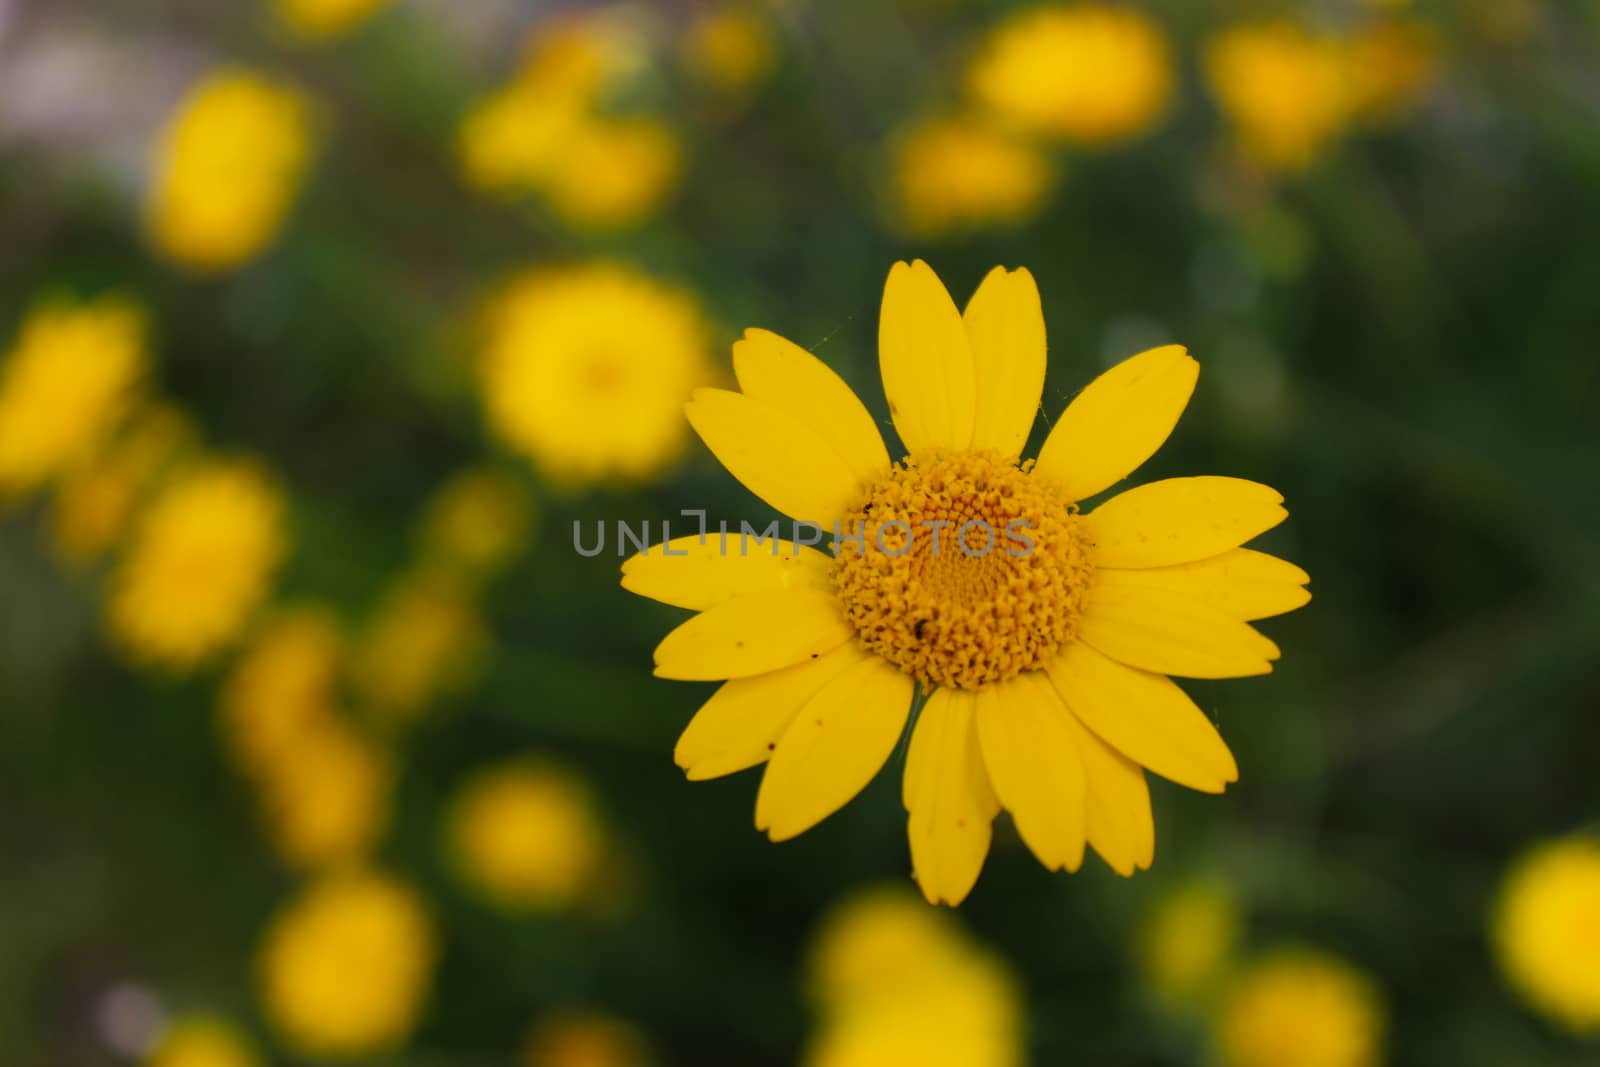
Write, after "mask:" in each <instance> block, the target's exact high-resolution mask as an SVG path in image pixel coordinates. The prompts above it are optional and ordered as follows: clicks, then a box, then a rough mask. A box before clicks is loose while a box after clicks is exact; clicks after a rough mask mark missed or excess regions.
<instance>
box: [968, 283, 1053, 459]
mask: <svg viewBox="0 0 1600 1067" xmlns="http://www.w3.org/2000/svg"><path fill="white" fill-rule="evenodd" d="M961 318H962V321H963V322H964V323H966V327H967V340H968V342H969V343H970V345H971V348H972V364H973V371H974V377H975V380H976V385H977V418H976V423H975V425H974V427H973V431H972V447H974V448H992V449H995V450H996V451H998V452H1000V453H1001V454H1003V455H1005V456H1007V457H1010V458H1013V459H1014V458H1016V456H1017V455H1018V454H1019V453H1020V452H1021V451H1022V446H1023V445H1025V444H1027V442H1028V432H1029V431H1030V430H1031V429H1033V420H1034V416H1036V415H1037V414H1038V412H1039V396H1040V394H1041V393H1042V392H1043V391H1044V368H1045V340H1044V311H1043V310H1042V309H1041V308H1040V306H1039V287H1038V285H1037V284H1036V283H1035V282H1034V280H1033V275H1032V274H1030V273H1028V270H1027V268H1021V269H1019V270H1015V271H1007V270H1006V269H1005V268H1004V267H996V268H995V269H994V270H992V271H990V272H989V275H988V277H986V278H984V279H983V284H982V285H979V286H978V291H977V292H976V293H973V294H972V299H971V300H970V301H968V302H967V310H966V311H965V312H963V313H962V316H961Z"/></svg>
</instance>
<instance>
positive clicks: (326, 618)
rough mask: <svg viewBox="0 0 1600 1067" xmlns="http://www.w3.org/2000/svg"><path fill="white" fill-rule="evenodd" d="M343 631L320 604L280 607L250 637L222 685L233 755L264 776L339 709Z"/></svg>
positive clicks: (225, 726)
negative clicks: (302, 739)
mask: <svg viewBox="0 0 1600 1067" xmlns="http://www.w3.org/2000/svg"><path fill="white" fill-rule="evenodd" d="M343 653H344V637H343V635H342V633H341V632H340V629H339V624H338V622H337V620H336V619H334V617H333V615H332V613H331V612H329V611H327V610H325V609H323V608H320V607H315V606H304V607H295V608H291V609H288V610H285V611H283V612H281V613H279V614H278V615H277V616H276V617H275V618H273V619H271V620H270V621H268V622H267V623H266V624H265V625H263V626H262V627H261V629H260V630H259V631H258V632H257V633H256V634H255V635H254V636H253V637H252V638H251V640H250V643H249V645H248V646H247V647H246V648H245V650H244V652H243V653H242V654H241V655H240V656H239V658H238V659H237V660H235V661H234V664H233V666H232V668H231V669H230V670H229V672H228V675H227V678H226V679H225V680H224V682H223V685H222V693H221V698H220V711H221V716H222V729H223V733H224V736H225V738H226V741H227V743H228V747H229V750H230V752H231V754H232V756H233V759H234V760H235V762H236V763H237V764H238V766H239V767H240V769H241V770H243V771H245V772H246V773H248V774H251V775H256V776H260V775H265V774H268V773H270V772H272V771H274V770H275V769H276V768H278V767H279V766H281V765H282V764H284V763H285V762H288V761H290V760H292V759H293V758H295V752H296V748H297V742H298V741H299V739H300V738H301V737H302V736H304V735H305V734H306V733H308V732H310V731H311V730H313V729H316V728H317V727H318V726H320V725H321V724H322V723H324V722H326V721H328V720H329V719H331V718H332V717H333V716H334V715H335V714H336V710H335V709H336V707H337V704H338V693H339V671H340V666H341V663H342V657H343Z"/></svg>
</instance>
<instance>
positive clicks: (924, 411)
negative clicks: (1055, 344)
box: [622, 261, 1309, 904]
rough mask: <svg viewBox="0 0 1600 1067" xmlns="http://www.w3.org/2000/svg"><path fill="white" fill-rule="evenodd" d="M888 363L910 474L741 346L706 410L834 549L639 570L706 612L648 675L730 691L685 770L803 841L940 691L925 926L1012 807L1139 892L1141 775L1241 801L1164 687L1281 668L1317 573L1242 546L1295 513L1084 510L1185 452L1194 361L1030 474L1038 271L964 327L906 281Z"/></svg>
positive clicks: (913, 805)
mask: <svg viewBox="0 0 1600 1067" xmlns="http://www.w3.org/2000/svg"><path fill="white" fill-rule="evenodd" d="M878 337H879V361H880V365H881V369H882V372H883V381H884V388H885V392H886V393H887V394H888V399H889V410H890V413H891V414H892V416H893V420H894V425H895V428H896V430H897V431H898V433H899V436H900V439H901V441H902V442H903V443H904V444H905V446H906V448H907V451H908V452H909V456H908V457H907V458H906V459H904V460H903V461H902V462H900V463H898V464H895V465H891V464H890V462H889V453H888V451H887V449H886V448H885V447H884V443H883V439H882V437H880V435H879V433H878V428H877V426H876V425H875V423H874V421H873V419H872V416H871V415H870V414H868V412H867V409H866V407H865V406H864V405H863V404H862V403H861V401H860V400H859V399H857V398H856V396H855V395H854V394H853V393H851V391H850V389H849V388H848V387H847V386H846V385H845V384H844V382H843V381H842V380H841V379H840V378H839V377H838V376H837V375H836V374H834V372H833V371H832V370H830V369H829V368H828V367H827V366H825V365H824V364H823V363H822V362H821V361H819V360H818V359H816V358H815V357H814V356H812V355H810V354H809V353H807V352H805V351H804V350H802V349H800V348H799V347H797V346H795V345H793V344H791V343H790V342H788V341H785V340H783V339H782V338H780V337H778V336H776V335H774V334H771V333H767V332H766V331H762V330H751V331H748V332H747V333H746V334H745V336H744V339H743V340H741V341H739V342H738V343H737V344H735V345H734V352H733V362H734V371H735V374H736V375H737V377H738V381H739V384H740V386H741V387H742V389H743V391H742V392H730V391H727V390H721V389H701V390H698V391H697V392H696V393H695V394H694V398H693V400H692V401H691V402H690V404H689V405H688V415H689V421H690V423H691V424H692V425H693V426H694V429H695V430H696V432H698V433H699V435H700V437H701V438H702V440H704V441H705V443H706V444H707V445H708V446H709V447H710V449H711V451H712V453H713V454H715V455H716V457H717V458H718V459H719V460H720V461H721V462H722V464H723V465H724V466H725V467H727V468H728V470H729V471H730V472H731V473H732V474H733V475H734V476H735V477H736V478H738V479H739V480H740V481H741V482H743V483H744V484H745V486H746V487H748V488H749V489H750V490H751V491H752V492H754V493H755V494H756V495H757V496H759V497H760V498H761V499H763V500H765V501H766V502H767V503H768V504H770V505H772V506H773V507H774V508H776V509H778V510H779V511H780V512H783V513H784V514H787V515H789V516H790V517H791V518H793V519H795V520H797V541H806V542H809V543H811V544H815V543H817V542H818V541H819V540H820V536H802V535H800V533H799V531H800V529H802V527H800V526H799V525H798V524H799V523H806V524H812V525H811V526H810V527H809V529H810V530H811V531H817V530H819V529H820V530H831V531H833V532H834V538H835V544H834V548H835V553H834V554H833V555H832V556H830V555H829V554H828V553H826V552H823V551H818V550H816V549H814V548H811V547H808V545H807V544H801V543H797V542H795V541H782V540H779V539H777V538H773V539H772V540H771V541H770V542H764V541H757V542H754V543H751V542H746V543H745V544H744V545H739V544H738V543H736V542H737V538H735V539H734V540H733V541H732V542H730V543H729V545H730V547H728V549H727V551H726V552H724V551H723V547H724V545H723V540H724V539H723V538H720V537H718V536H715V535H712V536H708V537H705V538H700V537H697V536H695V535H690V536H688V537H683V538H679V539H677V540H675V541H672V542H670V543H669V545H668V546H665V547H664V546H661V545H657V546H655V547H653V548H651V549H650V550H648V551H647V552H644V553H641V554H639V555H637V556H635V557H634V558H632V559H631V560H629V561H628V562H627V563H625V564H624V566H623V579H622V581H623V585H624V587H626V588H628V589H630V590H632V591H634V592H636V593H639V594H641V595H643V596H647V597H651V598H653V599H655V600H660V601H663V602H665V603H668V604H673V605H676V606H679V607H684V608H690V609H692V610H694V611H696V612H698V614H697V615H695V616H694V617H693V618H691V619H689V620H688V621H687V622H685V623H683V624H682V625H681V626H679V627H678V628H677V629H676V630H674V631H673V632H672V633H670V634H668V635H667V637H666V639H665V640H663V641H662V642H661V644H660V645H659V646H658V647H657V648H656V652H655V673H656V674H657V675H658V676H660V677H663V678H676V679H682V680H685V681H724V682H725V683H726V684H724V685H723V686H722V688H721V689H719V690H718V691H717V692H716V694H715V695H714V696H712V698H711V699H710V700H709V701H708V702H707V703H706V705H705V706H704V707H703V708H702V709H701V710H700V712H699V714H697V715H696V716H695V718H694V721H693V722H691V723H690V724H689V728H688V729H687V730H686V731H685V732H684V735H683V737H682V738H681V739H680V740H679V742H678V747H677V753H676V757H677V761H678V764H679V765H680V766H681V767H683V768H684V769H685V770H686V771H687V772H688V774H689V777H690V778H691V779H702V778H713V777H717V776H719V775H724V774H730V773H732V772H734V771H738V770H743V769H744V768H746V767H752V766H755V765H757V764H761V763H765V764H766V772H765V774H764V776H763V778H762V782H761V789H760V792H759V794H758V796H757V799H756V817H755V821H756V826H757V828H758V829H761V830H765V831H766V832H767V834H768V835H769V836H770V837H771V838H772V839H773V840H774V841H782V840H786V839H788V838H791V837H794V836H795V835H797V834H800V833H802V832H804V831H805V830H808V829H810V828H811V827H812V826H815V825H816V824H817V823H818V822H820V821H821V820H823V819H824V818H826V817H827V816H828V815H830V814H832V813H833V812H834V811H836V810H838V809H839V808H840V807H841V806H842V805H844V804H845V803H846V802H847V801H849V800H850V799H851V798H852V797H853V796H855V794H856V793H858V792H859V791H860V790H861V789H862V788H863V787H864V786H865V785H866V784H867V782H868V781H869V780H870V779H871V778H872V777H873V776H874V775H875V774H876V773H877V772H878V769H879V768H880V767H882V766H883V764H884V762H885V761H886V760H887V759H888V757H889V754H890V753H891V752H892V751H893V750H894V748H895V746H896V745H897V744H898V743H899V740H900V737H901V734H902V733H903V732H904V730H905V726H906V722H907V719H908V718H909V716H910V712H911V709H912V704H913V700H914V697H915V696H916V695H917V691H918V690H919V689H920V690H921V693H922V694H923V696H924V697H925V699H924V700H923V701H921V702H920V714H919V716H918V718H917V722H916V726H915V729H914V731H913V732H912V736H911V742H910V748H909V750H908V755H907V760H906V769H905V782H904V794H903V795H904V801H905V804H906V807H907V809H908V810H909V811H910V826H909V835H910V842H911V858H912V862H913V865H914V867H915V870H916V872H917V878H918V881H919V882H920V883H921V886H922V890H923V893H924V895H925V896H926V897H927V898H928V900H929V901H932V902H937V901H945V902H948V903H951V904H954V903H958V902H959V901H961V900H962V899H963V898H964V897H965V896H966V895H967V893H968V892H969V891H970V890H971V888H972V886H973V883H974V882H975V881H976V879H977V877H978V872H979V870H980V868H981V867H982V865H983V861H984V858H985V856H986V855H987V854H988V851H989V840H990V824H991V822H992V821H993V819H994V816H995V815H996V813H997V812H998V811H999V810H1000V809H1001V808H1002V807H1004V808H1005V809H1006V810H1008V811H1009V812H1010V813H1011V816H1012V819H1013V821H1014V822H1015V823H1016V826H1017V829H1018V831H1019V833H1020V834H1021V836H1022V839H1023V840H1024V841H1025V842H1026V843H1027V844H1028V846H1029V847H1030V848H1031V849H1032V850H1033V852H1034V854H1035V855H1036V856H1037V857H1038V858H1039V860H1040V861H1041V862H1042V863H1044V864H1045V866H1046V867H1049V868H1051V869H1061V868H1065V869H1068V870H1076V869H1077V868H1078V866H1079V865H1080V864H1081V862H1082V858H1083V852H1084V846H1085V844H1086V843H1087V844H1088V845H1089V846H1091V847H1093V848H1094V849H1095V850H1096V851H1097V852H1098V853H1099V854H1100V855H1101V856H1102V857H1103V858H1104V859H1105V860H1106V862H1107V863H1108V864H1110V866H1111V867H1113V868H1114V869H1115V870H1117V871H1118V872H1120V873H1123V874H1131V873H1132V872H1133V871H1134V870H1135V869H1137V868H1143V867H1147V866H1149V864H1150V862H1151V857H1152V853H1153V850H1154V842H1155V832H1154V827H1153V823H1152V819H1151V813H1150V795H1149V792H1148V789H1147V786H1146V783H1145V779H1144V775H1143V770H1145V769H1148V770H1151V771H1154V772H1155V773H1157V774H1159V775H1162V776H1163V777H1166V778H1169V779H1171V780H1173V781H1175V782H1178V783H1179V784H1181V785H1186V786H1189V787H1190V788H1193V789H1198V790H1202V791H1205V792H1212V793H1220V792H1221V791H1222V790H1223V788H1224V787H1225V786H1226V785H1227V784H1228V783H1229V782H1232V781H1234V780H1235V779H1236V778H1237V777H1238V769H1237V767H1236V766H1235V764H1234V759H1233V755H1232V753H1231V752H1229V750H1228V746H1227V745H1226V744H1224V743H1223V741H1222V738H1221V737H1220V736H1219V735H1218V733H1217V731H1216V728H1215V727H1214V726H1213V725H1212V723H1211V720H1210V719H1209V718H1208V717H1207V716H1206V714H1205V713H1204V712H1202V711H1201V710H1200V709H1199V707H1197V706H1196V705H1195V703H1194V701H1192V700H1191V699H1190V698H1189V697H1188V696H1187V695H1186V694H1185V693H1184V691H1183V690H1182V689H1181V688H1179V687H1178V686H1177V685H1176V684H1175V683H1174V682H1172V680H1171V679H1170V678H1168V677H1167V675H1169V674H1172V675H1180V676H1183V677H1189V678H1228V677H1237V676H1243V675H1252V674H1265V673H1267V672H1269V671H1270V670H1271V669H1272V661H1273V660H1275V659H1277V658H1278V648H1277V646H1276V645H1274V644H1273V643H1272V642H1271V641H1269V640H1267V638H1265V637H1263V636H1262V635H1261V634H1260V633H1258V632H1257V631H1256V630H1255V629H1253V628H1252V627H1251V626H1250V625H1249V622H1250V620H1253V619H1261V618H1265V617H1267V616H1271V615H1277V614H1280V613H1282V612H1285V611H1290V610H1292V609H1294V608H1297V607H1299V606H1301V605H1302V604H1304V603H1305V602H1306V601H1307V600H1308V599H1309V594H1308V593H1307V592H1306V591H1305V589H1303V588H1302V586H1303V585H1304V583H1305V582H1307V581H1308V580H1309V579H1308V578H1307V576H1306V574H1305V573H1304V572H1303V571H1301V570H1300V569H1299V568H1298V567H1295V566H1294V565H1292V564H1290V563H1286V562H1284V561H1283V560H1279V559H1276V558H1274V557H1272V556H1268V555H1265V554H1263V553H1260V552H1256V551H1252V550H1249V549H1245V548H1241V547H1240V546H1241V545H1243V544H1244V543H1245V542H1246V541H1248V540H1250V539H1251V538H1253V537H1255V536H1257V535H1258V534H1260V533H1262V532H1264V531H1266V530H1269V529H1271V528H1272V527H1274V526H1276V525H1278V523H1280V522H1282V521H1283V519H1284V518H1285V516H1286V515H1287V512H1286V511H1285V510H1284V509H1283V507H1282V499H1283V498H1282V497H1281V496H1280V495H1279V494H1278V493H1277V492H1275V491H1274V490H1272V489H1269V488H1268V487H1266V486H1264V485H1259V484H1256V483H1255V482H1249V481H1243V480H1241V479H1237V478H1221V477H1200V478H1173V479H1168V480H1165V481H1158V482H1153V483H1150V484H1147V485H1142V486H1139V487H1137V488H1134V489H1130V490H1128V491H1126V492H1124V493H1121V494H1120V495H1118V496H1115V497H1113V498H1112V499H1110V500H1108V501H1106V502H1105V503H1103V504H1101V505H1100V506H1098V507H1096V508H1095V509H1094V510H1092V511H1090V512H1088V513H1087V514H1080V513H1079V510H1078V504H1079V502H1080V501H1084V500H1086V499H1088V498H1091V497H1094V496H1096V495H1098V494H1099V493H1101V492H1103V491H1104V490H1106V489H1109V488H1110V487H1111V486H1113V485H1115V484H1116V483H1117V482H1119V481H1121V480H1122V479H1123V478H1125V477H1127V476H1128V474H1129V473H1131V472H1132V471H1133V470H1134V469H1135V468H1136V467H1138V466H1139V465H1140V464H1141V463H1143V462H1144V461H1145V460H1146V459H1147V458H1149V457H1150V455H1151V454H1153V453H1154V452H1155V451H1156V449H1158V448H1159V447H1160V446H1161V444H1162V443H1163V442H1164V441H1165V440H1166V438H1167V435H1168V434H1169V433H1170V432H1171V431H1172V428H1173V426H1174V424H1175V423H1176V422H1177V419H1178V416H1179V415H1180V414H1181V412H1182V411H1183V408H1184V406H1185V405H1186V404H1187V403H1188V400H1189V396H1190V393H1191V392H1192V390H1193V389H1194V385H1195V380H1196V376H1197V374H1198V371H1199V367H1198V364H1196V362H1195V361H1194V360H1193V359H1191V358H1190V357H1189V355H1188V353H1187V352H1185V351H1184V350H1183V349H1182V348H1181V347H1179V346H1176V345H1171V346H1167V347H1164V348H1158V349H1154V350H1152V351H1149V352H1145V353H1143V354H1141V355H1138V356H1135V357H1133V358H1132V359H1129V360H1127V361H1125V362H1123V363H1122V364H1120V365H1118V366H1116V367H1113V368H1112V369H1111V370H1109V371H1107V372H1106V373H1105V374H1103V375H1101V376H1100V377H1099V378H1098V379H1097V380H1096V381H1094V382H1093V383H1092V384H1090V385H1089V387H1088V388H1087V389H1085V390H1084V391H1083V392H1082V393H1081V394H1079V395H1078V397H1077V398H1076V399H1075V400H1074V401H1073V402H1072V403H1071V405H1070V406H1069V407H1068V408H1067V410H1066V412H1065V413H1064V414H1063V415H1062V416H1061V418H1060V419H1059V420H1058V421H1057V423H1056V426H1055V428H1054V430H1053V431H1052V432H1051V433H1050V436H1049V438H1048V439H1047V440H1046V441H1045V444H1044V447H1043V449H1042V451H1041V452H1040V453H1039V456H1038V459H1037V460H1036V461H1029V462H1026V463H1021V464H1019V462H1018V457H1019V454H1020V452H1021V450H1022V447H1023V444H1024V443H1025V442H1026V441H1027V438H1028V435H1029V432H1030V430H1031V428H1032V426H1033V421H1034V415H1035V413H1036V411H1037V409H1038V406H1039V402H1040V394H1041V391H1042V388H1043V384H1044V373H1045V329H1044V317H1043V313H1042V311H1041V308H1040V302H1039V293H1038V289H1037V287H1036V286H1035V285H1034V281H1033V277H1032V275H1030V274H1029V273H1028V272H1027V271H1026V270H1017V271H1007V270H1005V269H1003V268H996V269H995V270H994V271H992V272H991V273H990V274H989V276H988V277H987V278H985V279H984V281H983V284H982V285H981V286H979V288H978V291H977V293H976V294H974V296H973V297H972V300H971V301H970V302H969V303H968V305H967V308H966V311H965V313H964V314H963V312H961V311H960V310H959V309H958V308H957V307H956V305H955V303H954V301H952V300H951V298H950V294H949V293H948V292H946V291H945V288H944V285H943V284H942V283H941V282H940V281H939V279H938V277H937V276H936V275H935V274H934V272H933V271H932V269H930V268H929V267H928V265H927V264H926V263H923V262H921V261H918V262H916V263H913V264H911V265H907V264H904V263H898V264H896V265H895V267H894V269H893V270H892V271H890V273H889V279H888V284H887V286H886V287H885V290H884V295H883V307H882V314H881V319H880V322H879V334H878ZM941 535H942V538H943V540H942V542H941V541H940V540H939V538H940V537H941ZM702 542H703V543H702ZM669 552H670V554H669Z"/></svg>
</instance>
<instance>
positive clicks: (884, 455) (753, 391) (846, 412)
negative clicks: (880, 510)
mask: <svg viewBox="0 0 1600 1067" xmlns="http://www.w3.org/2000/svg"><path fill="white" fill-rule="evenodd" d="M733 373H734V374H735V375H736V376H737V377H738V379H739V388H740V389H742V390H744V395H745V396H748V397H752V398H754V399H756V400H759V401H761V402H762V403H763V404H771V405H772V406H773V407H775V408H777V409H778V410H780V411H782V412H784V413H785V414H787V415H790V416H792V417H793V418H794V419H795V420H796V421H798V422H802V423H804V424H805V425H806V426H807V427H809V428H810V429H811V430H813V431H815V432H816V434H817V436H818V437H821V438H823V439H824V440H826V441H827V442H828V444H829V446H830V447H831V448H832V449H833V450H834V451H835V452H836V453H838V455H839V458H841V459H843V460H844V462H845V465H846V466H848V467H849V468H850V469H851V471H852V472H854V474H855V477H856V480H857V481H858V482H864V481H869V480H871V479H873V478H877V477H879V476H880V475H882V474H883V472H884V471H886V470H887V469H888V467H889V452H888V450H887V449H885V448H884V447H883V435H882V434H880V433H878V425H877V423H875V422H873V421H872V416H871V415H870V414H868V412H867V409H866V406H865V405H864V404H862V403H861V399H860V398H859V397H857V396H856V394H855V392H854V391H853V390H852V389H851V388H850V387H849V386H848V385H846V384H845V381H844V379H843V378H841V377H839V375H838V374H836V373H834V371H833V368H832V367H829V366H828V365H827V364H826V363H824V362H822V360H820V359H818V358H817V357H816V356H813V355H812V354H811V353H810V352H807V351H806V350H805V349H803V348H801V347H800V346H799V345H797V344H795V343H794V342H792V341H788V340H785V339H784V338H782V337H779V336H778V335H777V334H775V333H770V332H768V331H766V330H746V331H745V332H744V337H743V338H742V339H741V340H739V341H735V342H734V345H733Z"/></svg>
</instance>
